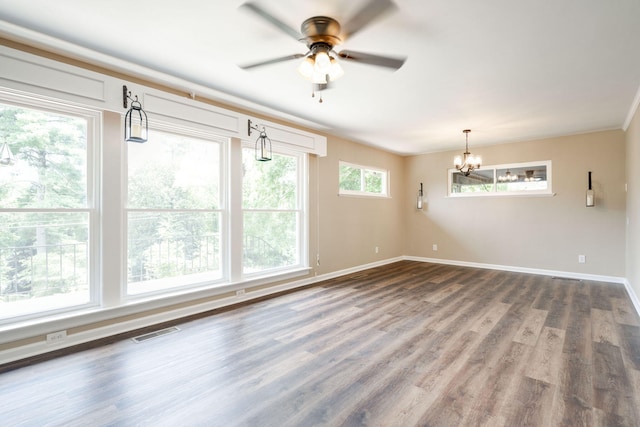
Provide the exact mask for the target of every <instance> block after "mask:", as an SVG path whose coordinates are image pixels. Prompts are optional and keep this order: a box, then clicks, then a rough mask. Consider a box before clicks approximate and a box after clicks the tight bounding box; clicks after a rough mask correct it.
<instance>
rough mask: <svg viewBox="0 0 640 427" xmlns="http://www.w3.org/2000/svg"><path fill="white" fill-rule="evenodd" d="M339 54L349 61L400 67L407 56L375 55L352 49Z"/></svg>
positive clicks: (394, 67) (395, 68)
mask: <svg viewBox="0 0 640 427" xmlns="http://www.w3.org/2000/svg"><path fill="white" fill-rule="evenodd" d="M338 56H340V58H342V59H346V60H348V61H356V62H360V63H363V64H369V65H377V66H379V67H387V68H393V69H394V70H397V69H399V68H400V67H402V65H403V64H404V61H406V60H407V58H393V57H390V56H380V55H373V54H371V53H362V52H354V51H352V50H343V51H341V52H340V53H338Z"/></svg>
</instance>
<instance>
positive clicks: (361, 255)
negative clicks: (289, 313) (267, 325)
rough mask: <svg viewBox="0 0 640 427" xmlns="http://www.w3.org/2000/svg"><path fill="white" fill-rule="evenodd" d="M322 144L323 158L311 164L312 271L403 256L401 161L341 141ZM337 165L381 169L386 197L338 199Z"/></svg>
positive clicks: (331, 137)
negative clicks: (314, 201)
mask: <svg viewBox="0 0 640 427" xmlns="http://www.w3.org/2000/svg"><path fill="white" fill-rule="evenodd" d="M327 138H328V141H327V144H328V145H327V156H326V157H321V158H318V159H317V162H318V174H319V175H318V178H317V183H318V189H317V197H318V200H319V212H318V214H319V215H318V216H319V222H318V223H317V224H316V227H318V236H319V248H318V253H319V254H320V266H319V267H317V270H316V271H317V272H318V274H323V273H330V272H334V271H338V270H343V269H346V268H350V267H357V266H361V265H363V264H368V263H372V262H376V261H380V260H385V259H389V258H394V257H398V256H401V255H403V249H404V242H403V237H404V221H403V220H404V203H403V198H404V197H405V194H406V186H405V184H404V170H403V164H404V159H403V158H402V157H401V156H398V155H395V154H391V153H387V152H384V151H380V150H378V149H375V148H372V147H368V146H365V145H362V144H357V143H354V142H350V141H347V140H344V139H340V138H336V137H333V136H327ZM340 160H342V161H346V162H350V163H355V164H359V165H363V166H373V167H376V168H382V169H387V170H388V171H389V179H390V196H391V197H390V198H369V197H348V196H338V162H339V161H340ZM312 179H313V177H312ZM312 194H313V189H312ZM312 226H313V225H312ZM376 246H377V247H378V249H379V251H378V253H377V254H376V253H375V247H376ZM313 250H314V248H311V251H313Z"/></svg>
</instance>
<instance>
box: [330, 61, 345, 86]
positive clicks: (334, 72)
mask: <svg viewBox="0 0 640 427" xmlns="http://www.w3.org/2000/svg"><path fill="white" fill-rule="evenodd" d="M343 75H344V70H343V69H342V67H341V66H340V63H339V62H338V61H336V60H335V59H334V58H331V67H330V68H329V80H331V81H332V82H334V81H336V80H338V79H339V78H340V77H342V76H343Z"/></svg>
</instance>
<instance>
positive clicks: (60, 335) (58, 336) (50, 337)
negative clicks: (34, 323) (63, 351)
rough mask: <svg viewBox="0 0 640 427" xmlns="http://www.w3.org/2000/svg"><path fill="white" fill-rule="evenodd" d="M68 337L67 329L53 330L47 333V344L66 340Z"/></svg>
mask: <svg viewBox="0 0 640 427" xmlns="http://www.w3.org/2000/svg"><path fill="white" fill-rule="evenodd" d="M66 337H67V331H58V332H51V333H50V334H47V344H54V343H57V342H60V341H62V340H64V339H65V338H66Z"/></svg>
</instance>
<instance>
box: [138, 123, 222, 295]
mask: <svg viewBox="0 0 640 427" xmlns="http://www.w3.org/2000/svg"><path fill="white" fill-rule="evenodd" d="M223 144H224V140H222V139H215V138H213V137H207V138H202V137H196V136H186V135H178V134H174V133H169V132H164V131H159V130H154V129H152V130H150V132H149V140H148V141H147V142H146V143H144V144H135V143H129V144H128V145H127V153H128V154H127V165H128V181H127V182H128V191H127V293H128V294H130V295H131V294H140V293H147V292H157V291H162V290H166V289H169V288H175V287H181V286H190V285H196V284H201V283H205V282H207V283H210V282H211V281H212V280H213V281H215V280H218V279H220V278H222V276H223V268H222V264H221V234H220V230H221V212H222V209H221V206H222V201H223V196H224V194H223V192H222V186H221V176H222V167H221V165H222V163H221V157H222V150H223Z"/></svg>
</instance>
